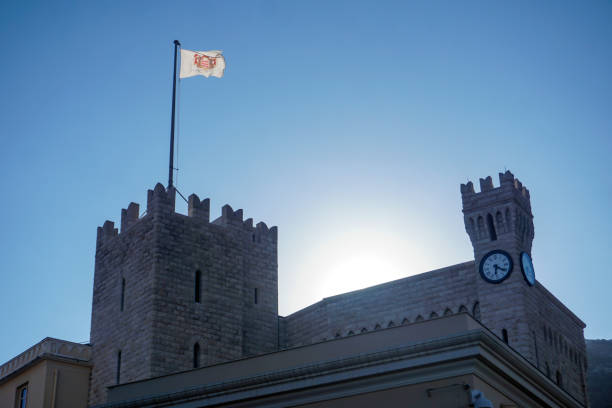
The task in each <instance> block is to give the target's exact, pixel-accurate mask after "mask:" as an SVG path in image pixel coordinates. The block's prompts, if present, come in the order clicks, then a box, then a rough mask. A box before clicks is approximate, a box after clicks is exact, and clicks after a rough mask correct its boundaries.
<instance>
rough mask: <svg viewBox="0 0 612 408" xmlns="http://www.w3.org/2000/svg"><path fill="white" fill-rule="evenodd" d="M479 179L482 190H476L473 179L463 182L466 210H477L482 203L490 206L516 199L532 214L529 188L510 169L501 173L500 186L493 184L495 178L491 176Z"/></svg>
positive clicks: (463, 199) (462, 188)
mask: <svg viewBox="0 0 612 408" xmlns="http://www.w3.org/2000/svg"><path fill="white" fill-rule="evenodd" d="M479 181H480V192H476V191H475V189H474V183H472V182H471V181H468V182H467V183H465V184H461V198H462V201H463V211H464V212H466V211H470V210H475V209H477V208H478V207H479V206H481V205H485V206H489V205H490V204H492V203H493V202H494V201H507V200H508V199H514V200H515V201H517V202H518V203H519V205H521V207H523V208H524V210H525V211H527V212H528V213H530V214H531V196H530V194H529V190H528V189H527V188H526V187H524V186H523V184H522V183H521V182H520V181H519V179H517V178H515V177H514V174H512V172H510V171H509V170H507V171H506V172H505V173H499V187H495V186H494V185H493V178H492V177H491V176H488V177H485V178H481V179H480V180H479Z"/></svg>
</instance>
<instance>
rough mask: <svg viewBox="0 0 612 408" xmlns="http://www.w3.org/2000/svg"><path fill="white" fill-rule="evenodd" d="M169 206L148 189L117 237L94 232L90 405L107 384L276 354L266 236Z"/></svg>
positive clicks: (202, 206)
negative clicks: (144, 200) (142, 209)
mask: <svg viewBox="0 0 612 408" xmlns="http://www.w3.org/2000/svg"><path fill="white" fill-rule="evenodd" d="M174 200H175V191H174V190H173V189H168V190H166V189H165V188H164V187H163V186H162V185H161V184H158V185H157V186H156V187H155V189H154V190H149V193H148V200H147V201H148V202H147V211H146V215H145V216H143V217H142V218H139V217H138V213H139V206H138V205H137V204H135V203H131V204H130V205H129V206H128V208H127V210H123V211H122V217H121V219H122V222H121V228H120V229H121V233H119V232H118V230H117V229H116V228H115V227H114V224H113V223H112V222H110V221H107V222H105V223H104V226H103V227H100V228H98V239H97V244H96V262H95V273H94V290H93V304H92V325H91V344H92V351H93V356H92V361H93V364H94V368H93V371H92V377H91V385H90V398H89V399H90V401H89V403H90V404H91V405H93V404H98V403H102V402H104V401H105V400H106V387H108V386H110V385H115V384H116V383H117V382H120V383H124V382H129V381H135V380H140V379H146V378H151V377H155V376H160V375H165V374H170V373H174V372H178V371H183V370H187V369H191V368H193V367H194V366H203V365H208V364H214V363H217V362H222V361H228V360H234V359H237V358H241V357H244V356H249V355H254V354H261V353H266V352H270V351H275V350H277V349H278V333H277V329H278V300H277V299H278V298H277V294H278V287H277V281H278V279H277V269H278V267H277V229H276V227H273V228H270V229H269V228H268V227H267V226H266V225H265V224H264V223H259V224H257V225H256V226H253V222H252V220H251V219H248V220H246V221H244V220H243V219H242V210H237V211H233V210H232V208H231V207H230V206H229V205H226V206H224V207H223V209H222V215H221V217H219V218H218V219H217V220H215V221H213V222H209V213H210V211H209V206H210V204H209V200H208V199H206V200H202V201H200V199H199V198H198V197H197V196H196V195H191V196H190V197H189V204H188V216H184V215H181V214H177V213H176V212H175V211H174ZM196 292H198V293H197V294H196ZM255 293H256V295H255ZM196 344H197V346H196ZM196 347H197V349H196Z"/></svg>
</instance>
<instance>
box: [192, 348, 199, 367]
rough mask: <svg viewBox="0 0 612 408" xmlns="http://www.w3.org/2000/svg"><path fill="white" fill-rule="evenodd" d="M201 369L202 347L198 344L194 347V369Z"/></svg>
mask: <svg viewBox="0 0 612 408" xmlns="http://www.w3.org/2000/svg"><path fill="white" fill-rule="evenodd" d="M198 367H200V345H199V344H198V343H196V344H194V345H193V368H198Z"/></svg>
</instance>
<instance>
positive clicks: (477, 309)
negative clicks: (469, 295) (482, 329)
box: [472, 302, 480, 321]
mask: <svg viewBox="0 0 612 408" xmlns="http://www.w3.org/2000/svg"><path fill="white" fill-rule="evenodd" d="M472 316H474V319H476V320H478V321H480V303H479V302H476V303H474V307H473V308H472Z"/></svg>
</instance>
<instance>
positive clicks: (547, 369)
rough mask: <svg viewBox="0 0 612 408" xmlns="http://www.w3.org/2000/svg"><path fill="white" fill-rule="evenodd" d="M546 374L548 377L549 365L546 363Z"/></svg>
mask: <svg viewBox="0 0 612 408" xmlns="http://www.w3.org/2000/svg"><path fill="white" fill-rule="evenodd" d="M546 376H547V377H548V378H550V366H549V365H548V363H546Z"/></svg>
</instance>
